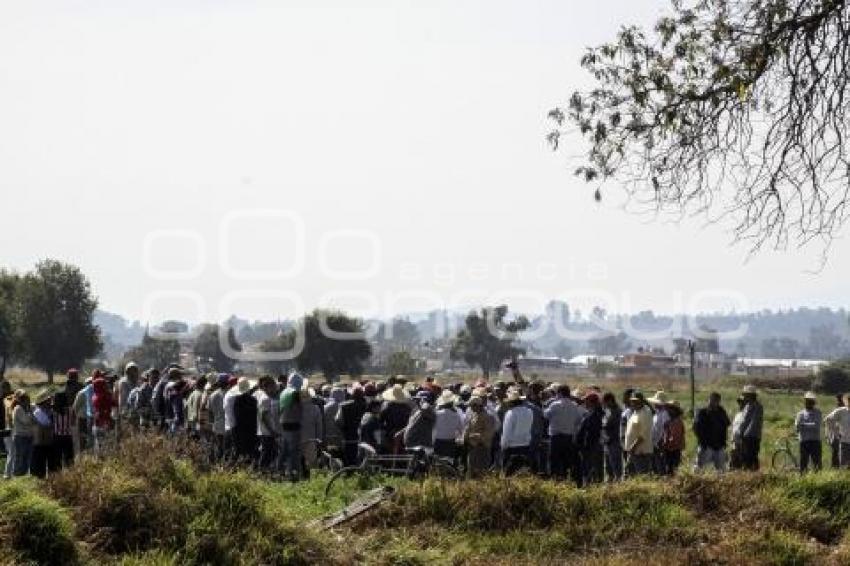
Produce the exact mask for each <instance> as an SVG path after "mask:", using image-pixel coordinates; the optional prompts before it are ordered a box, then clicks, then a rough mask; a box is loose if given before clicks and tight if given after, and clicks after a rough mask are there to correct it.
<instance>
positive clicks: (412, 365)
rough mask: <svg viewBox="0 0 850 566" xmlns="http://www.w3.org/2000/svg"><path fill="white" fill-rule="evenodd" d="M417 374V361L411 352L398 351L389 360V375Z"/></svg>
mask: <svg viewBox="0 0 850 566" xmlns="http://www.w3.org/2000/svg"><path fill="white" fill-rule="evenodd" d="M415 373H416V360H415V359H414V358H413V356H411V355H410V352H407V351H405V350H398V351H396V352H393V353H392V354H390V356H389V358H387V375H391V376H392V375H413V374H415Z"/></svg>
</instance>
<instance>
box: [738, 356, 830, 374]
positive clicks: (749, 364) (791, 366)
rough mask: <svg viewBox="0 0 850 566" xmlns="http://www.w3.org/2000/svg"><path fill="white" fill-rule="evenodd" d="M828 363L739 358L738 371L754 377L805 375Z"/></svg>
mask: <svg viewBox="0 0 850 566" xmlns="http://www.w3.org/2000/svg"><path fill="white" fill-rule="evenodd" d="M828 364H829V362H828V361H826V360H796V359H779V358H741V359H739V360H738V373H739V374H743V375H747V376H754V377H780V376H783V377H805V376H809V375H813V374H815V373H817V372H818V371H819V370H820V368H822V367H823V366H826V365H828Z"/></svg>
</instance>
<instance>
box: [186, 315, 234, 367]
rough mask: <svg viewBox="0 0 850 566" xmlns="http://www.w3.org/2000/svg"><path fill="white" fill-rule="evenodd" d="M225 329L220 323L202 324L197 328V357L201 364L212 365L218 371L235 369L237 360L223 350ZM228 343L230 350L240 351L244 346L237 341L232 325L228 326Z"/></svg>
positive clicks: (195, 349)
mask: <svg viewBox="0 0 850 566" xmlns="http://www.w3.org/2000/svg"><path fill="white" fill-rule="evenodd" d="M222 331H223V329H222V327H220V326H219V325H218V324H202V325H201V326H200V327H199V328H198V329H197V331H196V332H197V336H196V337H195V346H194V351H195V357H196V358H198V359H199V360H198V365H199V366H202V365H203V366H212V367H213V368H214V369H215V370H216V371H222V372H230V371H233V366H234V363H235V360H234V359H233V358H231V357H230V356H228V355H227V353H226V352H225V351H224V350H222V348H221V342H220V333H221V332H222ZM225 340H227V345H228V346H229V348H230V350H232V351H236V352H240V351H242V346H241V345H240V344H239V342H237V341H236V334H235V332H234V330H233V328H232V327H230V326H228V327H227V336H226V337H225Z"/></svg>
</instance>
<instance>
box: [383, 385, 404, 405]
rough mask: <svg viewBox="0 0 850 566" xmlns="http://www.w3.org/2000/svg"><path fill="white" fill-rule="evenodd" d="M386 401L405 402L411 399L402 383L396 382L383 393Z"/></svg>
mask: <svg viewBox="0 0 850 566" xmlns="http://www.w3.org/2000/svg"><path fill="white" fill-rule="evenodd" d="M381 397H382V398H383V400H384V401H390V402H398V403H403V402H405V401H407V400H408V399H410V394H409V393H408V392H407V391H405V390H404V387H403V386H402V385H401V384H400V383H396V384H395V385H393V386H392V387H391V388H390V389H387V390H386V391H384V393H383V394H382V395H381Z"/></svg>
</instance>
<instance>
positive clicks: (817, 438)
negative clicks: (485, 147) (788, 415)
mask: <svg viewBox="0 0 850 566" xmlns="http://www.w3.org/2000/svg"><path fill="white" fill-rule="evenodd" d="M817 402H818V397H817V395H815V394H814V393H813V392H812V391H807V392H806V394H805V395H803V409H802V410H801V411H800V412H799V413H797V418H795V419H794V429H795V430H796V431H797V438H798V439H799V441H800V473H801V474H802V473H805V472H807V471H808V469H809V463H810V462H811V464H812V467H813V468H814V470H815V471H816V472H819V471H820V470H821V466H822V454H823V452H822V451H823V446H822V443H821V425H822V418H821V412H820V409H818V408H817Z"/></svg>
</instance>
